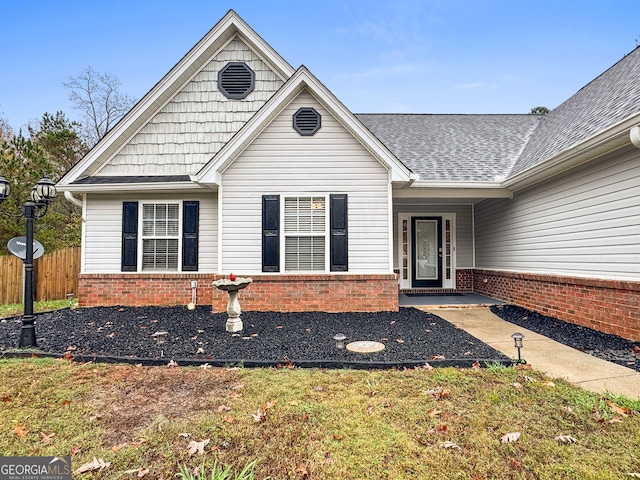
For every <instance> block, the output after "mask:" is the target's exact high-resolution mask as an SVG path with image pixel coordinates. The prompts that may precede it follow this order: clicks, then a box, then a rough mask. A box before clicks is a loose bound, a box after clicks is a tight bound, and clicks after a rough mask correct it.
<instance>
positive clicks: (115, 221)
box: [82, 192, 218, 275]
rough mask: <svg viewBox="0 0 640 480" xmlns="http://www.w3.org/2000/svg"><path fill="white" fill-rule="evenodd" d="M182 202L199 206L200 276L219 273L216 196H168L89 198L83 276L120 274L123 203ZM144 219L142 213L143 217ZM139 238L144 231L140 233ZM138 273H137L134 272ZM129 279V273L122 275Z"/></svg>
mask: <svg viewBox="0 0 640 480" xmlns="http://www.w3.org/2000/svg"><path fill="white" fill-rule="evenodd" d="M182 200H198V201H199V202H200V212H199V217H200V220H199V232H198V253H199V262H198V272H197V273H211V272H216V271H217V260H218V246H217V241H218V214H217V197H216V194H215V193H213V192H210V193H207V194H197V195H194V194H189V196H188V197H184V198H183V197H182V196H180V195H177V194H165V195H162V196H160V195H150V194H140V195H126V196H125V195H92V194H90V195H88V196H87V201H86V209H85V212H84V218H85V219H86V221H85V222H84V231H85V233H84V235H85V237H84V248H83V252H82V254H83V256H84V270H83V273H121V272H120V262H121V248H122V202H125V201H138V202H140V204H141V205H142V204H150V203H171V202H173V203H177V202H180V201H182ZM140 216H142V213H140ZM138 234H139V235H142V230H141V229H139V232H138ZM133 273H135V272H133ZM122 274H123V275H126V274H127V272H123V273H122Z"/></svg>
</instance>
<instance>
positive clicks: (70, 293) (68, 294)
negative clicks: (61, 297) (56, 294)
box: [67, 292, 73, 308]
mask: <svg viewBox="0 0 640 480" xmlns="http://www.w3.org/2000/svg"><path fill="white" fill-rule="evenodd" d="M67 302H69V308H71V303H72V302H73V292H69V293H67Z"/></svg>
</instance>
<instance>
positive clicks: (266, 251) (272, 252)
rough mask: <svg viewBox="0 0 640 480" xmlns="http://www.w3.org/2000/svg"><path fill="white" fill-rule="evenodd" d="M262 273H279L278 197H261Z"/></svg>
mask: <svg viewBox="0 0 640 480" xmlns="http://www.w3.org/2000/svg"><path fill="white" fill-rule="evenodd" d="M262 271H263V272H279V271H280V195H263V196H262Z"/></svg>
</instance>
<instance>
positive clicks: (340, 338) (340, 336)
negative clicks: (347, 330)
mask: <svg viewBox="0 0 640 480" xmlns="http://www.w3.org/2000/svg"><path fill="white" fill-rule="evenodd" d="M345 338H347V337H345V336H344V333H336V335H335V336H334V337H333V339H334V340H335V341H336V348H337V349H338V350H342V349H343V348H344V340H345Z"/></svg>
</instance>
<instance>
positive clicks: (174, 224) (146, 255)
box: [142, 203, 180, 271]
mask: <svg viewBox="0 0 640 480" xmlns="http://www.w3.org/2000/svg"><path fill="white" fill-rule="evenodd" d="M179 243H180V205H179V204H178V203H153V204H144V205H143V206H142V270H143V271H145V270H178V253H179Z"/></svg>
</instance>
